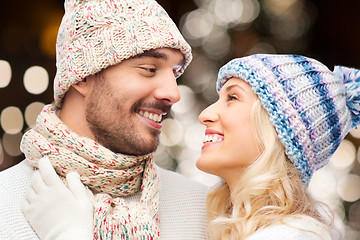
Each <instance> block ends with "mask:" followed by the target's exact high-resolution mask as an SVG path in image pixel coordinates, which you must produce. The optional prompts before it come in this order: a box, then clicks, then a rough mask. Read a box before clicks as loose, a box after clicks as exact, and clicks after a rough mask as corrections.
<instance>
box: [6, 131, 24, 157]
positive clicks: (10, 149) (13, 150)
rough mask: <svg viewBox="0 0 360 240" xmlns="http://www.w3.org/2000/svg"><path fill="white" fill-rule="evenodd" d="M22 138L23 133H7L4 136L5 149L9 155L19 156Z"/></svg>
mask: <svg viewBox="0 0 360 240" xmlns="http://www.w3.org/2000/svg"><path fill="white" fill-rule="evenodd" d="M21 138H22V133H21V132H19V133H16V134H8V133H5V134H4V135H3V137H2V143H3V147H4V150H5V151H6V153H7V154H8V155H9V156H14V157H15V156H19V155H20V154H21V151H20V142H21Z"/></svg>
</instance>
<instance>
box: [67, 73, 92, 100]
mask: <svg viewBox="0 0 360 240" xmlns="http://www.w3.org/2000/svg"><path fill="white" fill-rule="evenodd" d="M92 77H93V76H88V77H86V78H84V80H82V81H80V82H78V83H76V84H73V85H72V87H73V88H74V89H75V90H76V91H78V92H79V93H80V94H81V95H83V96H84V97H85V96H87V95H88V94H89V93H90V92H91V89H92V83H93V81H92V80H93V79H91V78H92Z"/></svg>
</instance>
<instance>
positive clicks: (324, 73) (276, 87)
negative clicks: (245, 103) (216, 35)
mask: <svg viewBox="0 0 360 240" xmlns="http://www.w3.org/2000/svg"><path fill="white" fill-rule="evenodd" d="M232 77H238V78H241V79H243V80H244V81H246V82H247V83H249V84H250V85H251V86H252V89H253V91H254V92H255V93H256V94H257V95H258V97H259V99H260V100H261V103H262V106H263V107H264V108H265V110H266V111H267V112H268V114H269V116H270V120H271V122H272V123H273V125H274V127H275V129H276V130H277V133H278V137H279V139H280V141H281V142H282V144H283V145H284V147H285V151H286V154H287V156H288V157H289V159H290V160H291V161H292V163H293V164H294V165H295V167H296V169H297V170H298V172H299V174H300V177H301V179H302V181H303V182H304V184H305V185H308V183H309V181H310V179H311V176H312V175H313V173H314V172H315V171H316V170H318V169H319V168H321V167H323V166H325V165H326V164H327V163H328V162H329V159H330V157H331V156H332V155H333V153H334V152H335V150H336V149H337V148H338V146H339V145H340V142H341V141H342V140H343V139H344V137H345V136H346V135H347V133H348V132H349V131H350V130H351V129H352V128H353V127H355V126H357V125H358V123H359V120H360V114H359V113H360V101H359V100H360V98H359V96H360V92H359V89H360V88H359V86H360V83H359V82H360V73H359V70H357V69H351V68H346V67H340V66H336V67H335V70H334V72H332V71H330V70H329V69H328V68H327V67H326V66H325V65H323V64H322V63H320V62H318V61H316V60H314V59H311V58H308V57H304V56H298V55H265V54H258V55H251V56H248V57H243V58H239V59H234V60H232V61H230V62H229V63H227V64H226V65H224V66H223V67H222V68H221V69H220V71H219V74H218V80H217V91H220V89H221V87H222V86H223V85H224V84H225V83H226V81H227V80H228V79H230V78H232Z"/></svg>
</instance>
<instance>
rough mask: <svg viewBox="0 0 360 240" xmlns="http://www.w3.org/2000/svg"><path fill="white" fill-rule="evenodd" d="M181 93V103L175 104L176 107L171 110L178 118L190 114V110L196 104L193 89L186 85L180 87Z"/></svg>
mask: <svg viewBox="0 0 360 240" xmlns="http://www.w3.org/2000/svg"><path fill="white" fill-rule="evenodd" d="M179 92H180V96H181V98H180V101H179V102H177V103H176V104H174V106H173V107H172V108H171V111H172V112H173V113H174V114H175V115H176V116H178V115H183V114H185V113H187V112H189V110H190V109H191V108H193V107H194V105H195V104H196V99H195V96H194V92H193V90H192V89H191V88H189V87H188V86H185V85H180V86H179Z"/></svg>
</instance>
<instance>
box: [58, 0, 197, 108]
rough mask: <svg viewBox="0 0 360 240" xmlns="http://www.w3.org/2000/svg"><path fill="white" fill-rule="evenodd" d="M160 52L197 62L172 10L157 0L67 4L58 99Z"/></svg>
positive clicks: (73, 0) (61, 30)
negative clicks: (176, 52)
mask: <svg viewBox="0 0 360 240" xmlns="http://www.w3.org/2000/svg"><path fill="white" fill-rule="evenodd" d="M157 48H173V49H178V50H180V51H181V52H182V54H183V55H184V57H185V63H184V66H183V67H182V69H180V70H179V71H178V72H177V73H176V74H177V76H180V75H181V74H182V72H183V71H184V69H185V68H186V67H187V66H188V64H189V63H190V62H191V59H192V55H191V47H190V45H189V44H188V43H187V42H186V41H185V40H184V38H183V36H182V35H181V33H180V31H179V30H178V28H177V27H176V25H175V23H174V22H173V21H172V20H171V18H170V17H169V16H168V14H167V13H166V11H165V10H164V9H163V8H162V7H161V6H160V5H159V4H158V3H157V2H156V1H154V0H66V1H65V15H64V17H63V19H62V22H61V25H60V28H59V32H58V38H57V43H56V54H57V55H56V59H57V60H56V66H57V72H56V75H55V82H54V98H55V103H56V105H57V106H61V102H62V98H63V96H64V95H65V93H66V92H67V90H68V89H69V87H70V86H71V85H72V84H75V83H77V82H79V81H82V80H83V79H84V78H85V77H87V76H89V75H92V74H95V73H97V72H99V71H101V70H102V69H105V68H107V67H109V66H111V65H115V64H118V63H120V62H121V61H122V60H125V59H128V58H130V57H132V56H135V55H138V54H141V53H143V52H145V51H147V50H151V49H157Z"/></svg>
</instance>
